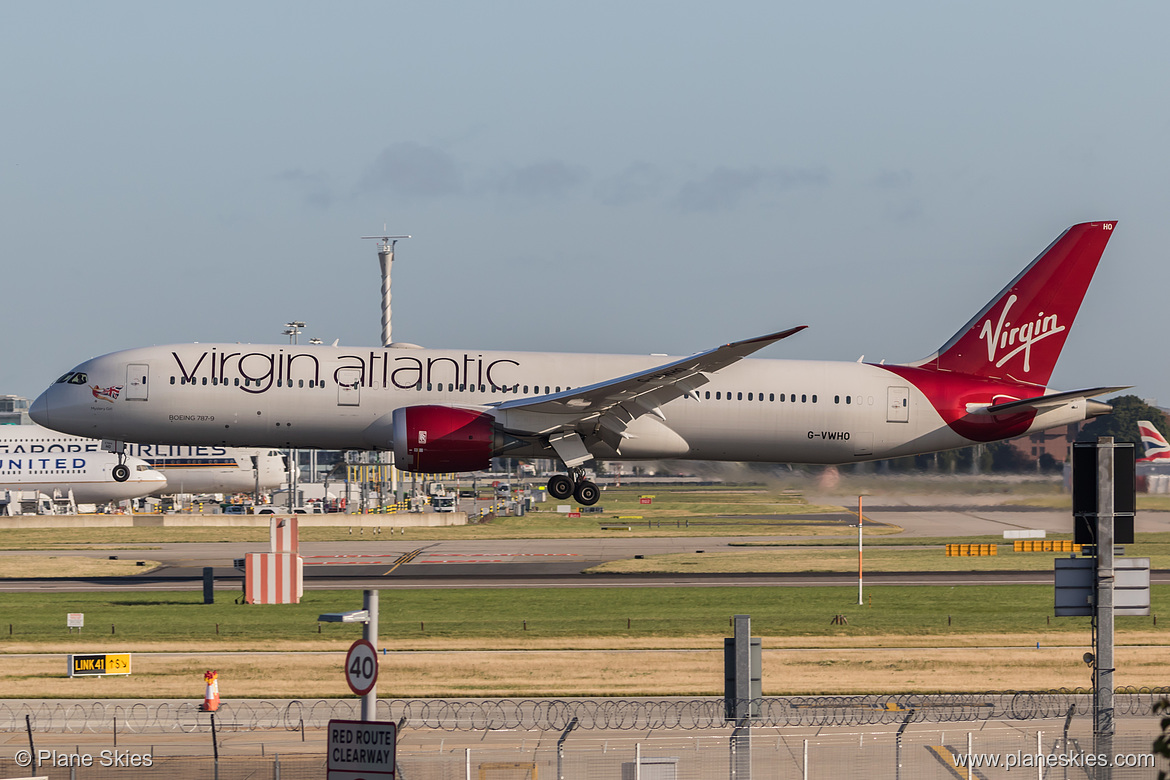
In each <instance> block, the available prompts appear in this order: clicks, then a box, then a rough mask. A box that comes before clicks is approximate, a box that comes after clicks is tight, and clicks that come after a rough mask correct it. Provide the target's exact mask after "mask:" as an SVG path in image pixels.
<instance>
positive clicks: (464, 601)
mask: <svg viewBox="0 0 1170 780" xmlns="http://www.w3.org/2000/svg"><path fill="white" fill-rule="evenodd" d="M1152 591H1153V592H1152V599H1153V611H1154V613H1155V614H1157V613H1159V612H1160V613H1162V614H1163V615H1166V614H1170V585H1154V586H1153V588H1152ZM865 592H866V596H867V600H868V601H869V602H870V603H868V604H867V605H866V606H858V605H857V604H856V600H857V591H856V590H855V589H854V588H852V587H773V588H638V587H629V588H572V589H501V590H494V589H468V590H440V591H436V590H417V591H416V590H396V591H383V592H382V596H381V615H382V617H381V625H380V628H379V635H380V636H381V637H382V644H384V645H386V646H388V647H395V646H396V644H401V643H409V642H410V641H413V640H420V639H428V638H429V639H434V638H450V639H464V640H478V641H482V642H483V643H484V646H485V647H490V646H492V643H493V642H495V641H499V640H501V639H505V638H508V639H512V640H517V641H519V640H524V639H529V638H530V639H534V640H535V639H539V638H579V639H581V640H582V641H587V640H589V639H593V638H603V639H604V638H615V637H642V638H646V637H651V638H655V637H658V638H689V637H695V636H704V635H708V636H712V635H713V636H723V635H725V634H726V632H727V630H728V627H729V622H728V621H729V620H730V618H731V616H732V615H736V614H750V615H751V616H752V630H753V632H755V633H756V634H759V635H765V636H797V637H804V636H807V637H831V636H866V635H899V636H904V637H907V640H906V641H908V642H911V643H912V642H913V637H915V636H922V635H946V634H948V633H954V634H971V633H977V634H983V633H985V634H987V635H988V636H989V638H990V637H991V636H992V635H994V634H1001V633H1012V634H1019V633H1029V632H1037V631H1044V632H1061V631H1068V632H1083V633H1085V635H1086V636H1087V633H1088V619H1087V618H1060V619H1057V618H1051V620H1050V619H1049V616H1050V615H1052V598H1053V592H1052V587H1051V586H1038V585H1036V586H1033V585H999V586H961V587H959V586H955V587H947V586H922V587H901V586H870V587H867V588H866V591H865ZM224 595H225V594H222V593H220V594H217V598H218V602H217V603H216V604H213V605H204V604H202V603H201V596H200V594H195V593H115V594H109V593H73V594H64V593H33V594H0V651H2V650H3V649H4V645H6V644H7V645H20V646H21V647H22V649H23V648H27V647H28V645H29V644H33V645H36V644H45V645H53V646H59V645H60V644H62V643H73V644H84V646H86V647H103V648H109V649H113V648H116V647H118V646H119V645H121V644H125V643H131V642H133V643H147V642H157V643H167V644H171V645H183V644H186V643H193V642H199V643H204V644H203V646H204V647H206V644H205V643H208V642H216V641H218V642H222V643H224V645H225V647H227V646H230V647H232V648H233V649H235V648H247V647H250V646H252V647H260V646H271V645H272V644H273V643H280V642H296V641H314V640H319V639H335V640H337V641H338V642H339V643H340V644H342V645H344V644H348V643H349V642H352V641H353V640H354V639H357V638H358V637H360V635H361V627H360V625H341V624H325V625H323V626H322V627H321V633H318V624H317V616H318V615H319V614H321V613H323V612H343V611H348V610H351V609H356V608H358V607H359V605H360V604H361V593H360V592H358V591H310V592H308V593H306V594H305V598H304V600H303V601H302V603H301V604H297V605H282V606H256V605H236V604H233V603H231V601H230V600H227V599H225V597H224ZM67 612H83V613H85V624H86V628H85V629H84V632H83V633H82V634H81V635H80V636H78V635H76V634H74V635H73V636H70V635H69V634H68V632H67V630H66V628H65V615H66V613H67ZM837 614H844V615H846V617H847V618H848V620H849V625H848V626H834V625H831V620H832V618H833V617H834V615H837ZM948 618H949V619H950V625H948ZM627 620H628V621H629V628H627ZM525 622H526V623H527V626H526V627H525ZM216 624H219V634H218V635H217V634H216ZM10 625H11V627H12V633H11V634H9V633H8V629H9V626H10ZM1153 625H1154V621H1153V618H1149V617H1143V618H1118V619H1117V626H1118V630H1119V631H1120V632H1123V633H1124V632H1125V631H1126V630H1127V629H1144V630H1148V629H1150V628H1152V627H1153ZM1163 625H1166V621H1163ZM111 626H114V627H115V630H116V633H115V634H113V635H111Z"/></svg>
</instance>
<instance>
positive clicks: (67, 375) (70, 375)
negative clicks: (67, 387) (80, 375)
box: [53, 371, 73, 385]
mask: <svg viewBox="0 0 1170 780" xmlns="http://www.w3.org/2000/svg"><path fill="white" fill-rule="evenodd" d="M72 378H73V372H72V371H70V372H69V373H68V374H66V375H65V376H63V377H61V378H60V379H58V380H57V381H56V382H54V383H53V384H55V385H59V384H63V383H65V382H68V381H69V380H70V379H72Z"/></svg>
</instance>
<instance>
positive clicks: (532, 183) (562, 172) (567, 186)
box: [487, 160, 586, 199]
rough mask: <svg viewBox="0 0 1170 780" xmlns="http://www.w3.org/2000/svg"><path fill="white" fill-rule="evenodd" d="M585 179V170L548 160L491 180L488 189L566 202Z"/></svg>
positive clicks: (522, 196)
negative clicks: (567, 196) (563, 199)
mask: <svg viewBox="0 0 1170 780" xmlns="http://www.w3.org/2000/svg"><path fill="white" fill-rule="evenodd" d="M585 179H586V174H585V171H584V169H583V168H580V167H578V166H574V165H569V164H568V163H564V162H560V161H559V160H548V161H546V162H538V163H532V164H530V165H523V166H520V167H514V168H510V169H508V170H506V171H503V172H500V173H496V174H494V175H492V176H490V177H489V179H488V183H487V189H489V190H491V191H492V192H495V193H497V194H500V195H511V196H515V197H521V198H530V199H537V198H563V197H564V196H565V195H567V194H568V193H569V192H571V191H572V190H574V189H576V188H577V187H578V186H580V184H581V183H582V182H584V181H585Z"/></svg>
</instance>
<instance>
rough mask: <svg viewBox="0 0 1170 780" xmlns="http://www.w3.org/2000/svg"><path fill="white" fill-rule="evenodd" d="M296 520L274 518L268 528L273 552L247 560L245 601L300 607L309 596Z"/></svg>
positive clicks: (247, 558) (248, 557) (255, 554)
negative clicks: (303, 597) (298, 551)
mask: <svg viewBox="0 0 1170 780" xmlns="http://www.w3.org/2000/svg"><path fill="white" fill-rule="evenodd" d="M297 536H298V530H297V519H296V518H295V517H274V518H272V520H271V522H270V523H269V526H268V538H269V542H270V544H271V552H266V553H248V554H247V555H245V556H244V601H246V602H247V603H249V604H299V603H300V601H301V596H303V595H305V562H304V559H302V558H301V556H299V555H297V550H298V549H299V546H300V542H299V540H298V538H297Z"/></svg>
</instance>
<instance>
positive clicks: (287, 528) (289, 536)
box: [268, 517, 300, 555]
mask: <svg viewBox="0 0 1170 780" xmlns="http://www.w3.org/2000/svg"><path fill="white" fill-rule="evenodd" d="M297 534H298V532H297V519H296V518H295V517H279V518H273V519H272V522H271V523H269V526H268V538H269V541H270V544H271V548H270V549H269V552H274V553H292V554H293V555H296V554H297V553H298V552H300V549H299V547H300V543H299V541H298V539H297Z"/></svg>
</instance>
